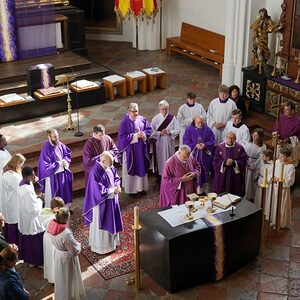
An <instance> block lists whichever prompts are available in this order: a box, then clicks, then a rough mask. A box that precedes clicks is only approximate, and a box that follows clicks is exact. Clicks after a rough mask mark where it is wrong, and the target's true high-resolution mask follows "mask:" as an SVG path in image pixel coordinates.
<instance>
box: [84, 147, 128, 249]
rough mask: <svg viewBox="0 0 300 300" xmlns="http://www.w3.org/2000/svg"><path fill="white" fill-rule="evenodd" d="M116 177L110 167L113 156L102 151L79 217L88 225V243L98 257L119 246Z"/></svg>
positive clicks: (119, 225)
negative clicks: (81, 216)
mask: <svg viewBox="0 0 300 300" xmlns="http://www.w3.org/2000/svg"><path fill="white" fill-rule="evenodd" d="M120 183H121V180H120V177H119V176H118V173H117V169H116V168H115V167H114V166H113V156H112V155H111V153H110V152H108V151H104V152H102V154H101V155H100V161H97V162H96V164H95V165H94V167H93V168H92V170H91V173H90V178H89V181H88V185H87V188H86V194H85V199H84V205H83V211H82V213H83V216H84V222H85V224H86V225H89V227H90V230H89V244H90V246H91V250H92V251H93V252H96V253H98V254H106V253H109V252H112V251H114V250H115V249H116V247H117V246H118V245H119V244H120V240H119V232H120V231H123V224H122V218H121V210H120V205H119V198H118V194H119V193H120V192H121V187H120Z"/></svg>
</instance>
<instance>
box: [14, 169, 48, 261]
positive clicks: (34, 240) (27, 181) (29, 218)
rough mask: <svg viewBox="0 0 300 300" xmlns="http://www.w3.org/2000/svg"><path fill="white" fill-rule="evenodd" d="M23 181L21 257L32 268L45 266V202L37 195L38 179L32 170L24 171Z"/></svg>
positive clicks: (21, 198)
mask: <svg viewBox="0 0 300 300" xmlns="http://www.w3.org/2000/svg"><path fill="white" fill-rule="evenodd" d="M22 176H23V179H22V180H21V182H20V183H19V189H18V201H19V204H20V208H19V223H18V229H19V232H20V236H19V245H18V246H19V257H20V259H23V260H24V262H26V263H28V264H29V265H30V266H43V265H44V257H43V236H44V232H45V227H44V226H43V225H42V223H41V221H40V219H39V215H40V213H41V211H42V209H43V201H42V199H41V198H39V197H38V195H37V194H36V193H35V190H34V186H33V182H35V181H37V179H38V178H37V177H36V176H35V173H34V171H33V169H32V168H30V167H24V168H23V169H22Z"/></svg>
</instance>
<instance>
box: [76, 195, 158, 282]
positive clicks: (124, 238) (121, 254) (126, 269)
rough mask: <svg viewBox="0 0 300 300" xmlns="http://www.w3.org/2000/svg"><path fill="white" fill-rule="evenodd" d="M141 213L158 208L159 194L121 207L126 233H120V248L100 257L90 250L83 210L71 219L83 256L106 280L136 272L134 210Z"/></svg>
mask: <svg viewBox="0 0 300 300" xmlns="http://www.w3.org/2000/svg"><path fill="white" fill-rule="evenodd" d="M134 206H138V207H139V209H140V211H145V210H149V209H153V208H157V207H158V198H157V194H154V195H151V196H146V197H142V198H140V199H135V201H134V203H126V204H123V205H121V211H122V219H123V224H124V231H123V232H122V233H120V246H119V247H118V248H117V250H116V251H115V252H114V253H112V254H107V255H100V254H97V253H94V252H92V251H91V250H90V247H89V244H88V228H87V227H84V225H83V218H82V216H81V209H79V208H76V209H75V210H74V214H73V215H72V217H71V221H70V228H71V230H72V232H73V234H74V237H75V239H76V240H77V241H79V242H80V243H81V247H82V254H83V255H84V256H85V257H86V259H87V260H88V261H89V262H90V264H91V265H92V266H93V267H94V268H95V269H96V270H97V271H98V272H99V274H100V275H101V276H102V277H103V278H104V279H110V278H114V277H117V276H120V275H123V274H126V273H130V272H132V271H133V270H134V262H133V259H134V258H133V253H134V245H133V230H132V225H133V209H134Z"/></svg>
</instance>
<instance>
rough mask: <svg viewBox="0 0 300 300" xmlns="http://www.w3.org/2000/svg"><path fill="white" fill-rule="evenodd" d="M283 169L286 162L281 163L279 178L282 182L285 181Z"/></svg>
mask: <svg viewBox="0 0 300 300" xmlns="http://www.w3.org/2000/svg"><path fill="white" fill-rule="evenodd" d="M283 169H284V164H281V166H280V176H279V180H280V181H282V182H283Z"/></svg>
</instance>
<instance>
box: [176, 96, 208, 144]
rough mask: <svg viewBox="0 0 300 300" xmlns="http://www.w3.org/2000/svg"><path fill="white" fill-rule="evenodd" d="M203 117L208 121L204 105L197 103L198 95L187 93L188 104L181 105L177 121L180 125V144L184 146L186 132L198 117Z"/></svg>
mask: <svg viewBox="0 0 300 300" xmlns="http://www.w3.org/2000/svg"><path fill="white" fill-rule="evenodd" d="M198 115H200V116H202V117H203V120H206V111H205V109H204V107H203V106H202V104H200V103H197V102H196V94H195V93H193V92H189V93H187V96H186V103H185V104H183V105H181V106H180V107H179V109H178V112H177V120H178V123H179V128H180V133H179V144H180V145H182V140H183V136H184V133H185V130H186V128H187V127H188V126H190V125H191V124H192V122H193V120H194V119H195V117H196V116H198Z"/></svg>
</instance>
